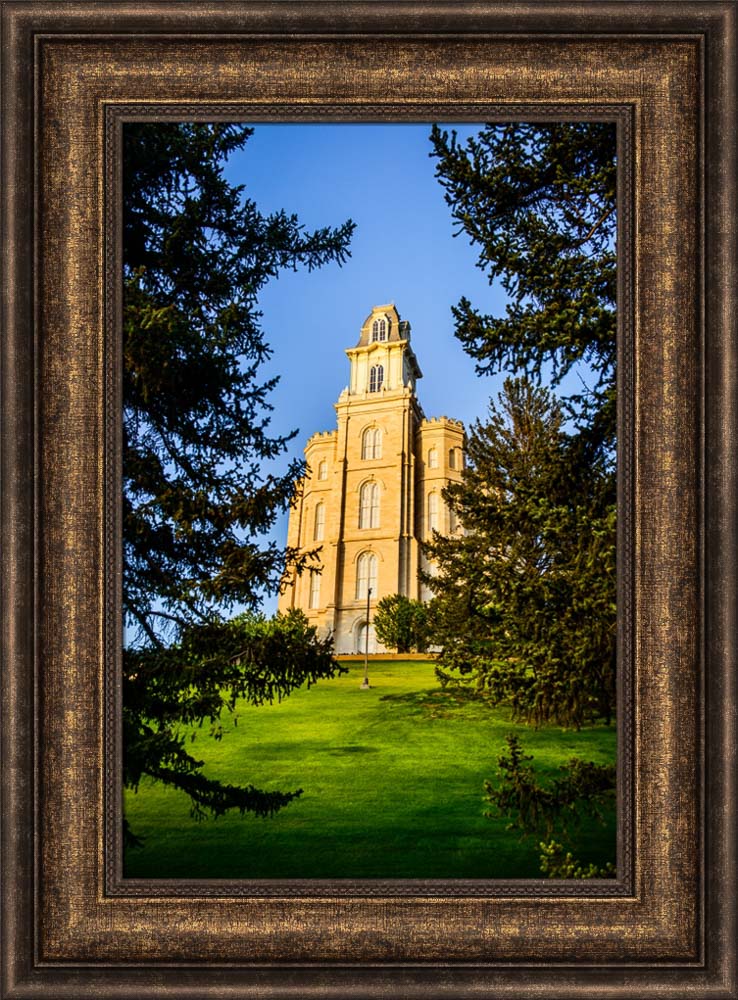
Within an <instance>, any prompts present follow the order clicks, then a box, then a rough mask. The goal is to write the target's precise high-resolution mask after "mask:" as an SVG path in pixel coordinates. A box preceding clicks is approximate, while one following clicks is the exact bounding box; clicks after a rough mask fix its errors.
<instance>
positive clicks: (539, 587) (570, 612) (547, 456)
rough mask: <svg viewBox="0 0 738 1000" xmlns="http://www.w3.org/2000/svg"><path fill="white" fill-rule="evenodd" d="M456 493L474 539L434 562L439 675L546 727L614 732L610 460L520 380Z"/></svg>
mask: <svg viewBox="0 0 738 1000" xmlns="http://www.w3.org/2000/svg"><path fill="white" fill-rule="evenodd" d="M467 458H468V461H467V464H466V468H465V470H464V473H463V477H462V480H461V482H459V483H453V484H450V485H449V486H448V487H447V488H446V490H445V491H444V497H445V499H446V502H447V503H448V504H449V506H450V507H451V508H452V509H453V510H455V511H456V514H457V516H458V518H459V521H460V523H461V524H462V525H463V528H464V531H463V532H462V533H460V534H455V535H453V536H451V537H448V538H444V537H442V536H440V535H437V534H436V535H435V536H434V539H433V541H432V542H431V543H430V544H429V545H427V546H426V554H427V555H428V556H429V557H431V558H432V559H434V560H435V561H436V564H437V573H436V575H434V576H432V577H428V582H429V584H430V585H432V587H433V589H434V591H435V593H436V598H435V600H434V601H433V604H432V606H431V612H430V614H429V621H430V622H431V641H432V642H433V643H434V644H438V645H440V646H441V652H440V654H439V657H438V661H439V667H438V673H439V676H440V678H441V680H443V681H444V682H446V683H448V682H452V681H456V682H459V683H464V684H467V685H471V686H473V687H474V688H475V689H476V690H478V691H479V692H480V693H484V694H485V695H486V696H487V697H488V698H489V699H490V701H491V702H492V704H495V705H497V704H509V705H510V706H511V707H512V709H513V713H514V716H515V718H519V719H522V720H525V721H527V722H530V723H533V724H535V725H540V724H541V723H544V722H549V721H553V722H557V723H559V724H561V725H565V726H574V727H577V728H578V727H580V726H581V725H583V724H585V723H587V722H591V721H593V720H594V719H596V718H598V717H604V718H605V719H606V720H607V721H609V720H610V717H611V715H612V712H613V710H614V699H615V670H614V667H615V531H614V528H615V496H614V483H613V480H612V476H611V475H610V474H609V473H608V471H607V468H606V464H605V462H604V460H602V461H601V462H600V463H599V464H596V463H595V462H593V460H592V457H591V455H590V456H585V455H584V450H583V449H582V447H581V439H580V437H579V436H571V435H569V434H567V433H565V432H564V431H563V430H562V414H561V410H560V407H559V406H558V405H557V404H556V402H555V401H554V399H553V398H552V396H551V395H550V393H549V392H547V391H546V390H545V389H541V388H535V387H533V386H531V385H530V383H529V382H527V381H526V380H524V379H517V380H515V379H508V380H507V381H506V382H505V386H504V391H503V393H502V395H501V397H500V401H499V404H498V405H496V406H495V405H491V406H490V413H489V419H488V421H487V422H486V423H481V422H477V423H476V424H474V425H473V426H472V428H471V429H470V431H469V434H468V440H467Z"/></svg>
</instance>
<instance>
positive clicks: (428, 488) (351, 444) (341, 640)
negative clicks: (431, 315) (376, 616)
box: [279, 304, 464, 653]
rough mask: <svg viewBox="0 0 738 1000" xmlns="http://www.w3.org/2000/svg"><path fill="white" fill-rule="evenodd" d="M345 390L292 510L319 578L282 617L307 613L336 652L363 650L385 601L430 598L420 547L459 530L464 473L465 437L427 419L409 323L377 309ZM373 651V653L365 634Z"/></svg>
mask: <svg viewBox="0 0 738 1000" xmlns="http://www.w3.org/2000/svg"><path fill="white" fill-rule="evenodd" d="M346 354H347V356H348V359H349V363H350V374H349V384H348V386H347V387H346V388H345V389H344V390H343V392H342V393H341V394H340V396H339V397H338V402H337V403H336V404H335V407H336V416H337V428H336V429H335V430H333V431H328V432H324V433H318V434H314V435H313V436H312V437H311V438H310V439H309V440H308V442H307V445H306V448H305V458H306V461H307V464H308V474H307V476H306V478H305V480H304V482H303V484H302V491H301V494H300V497H299V499H298V501H297V504H296V506H295V507H294V508H293V509H292V510H291V511H290V520H289V528H288V538H287V544H288V545H289V546H291V547H294V548H296V549H299V550H302V551H310V550H315V549H317V548H319V549H320V553H319V561H320V572H317V571H313V572H309V573H304V574H303V575H302V576H300V577H298V578H297V579H296V580H295V581H294V582H293V583H292V584H291V585H290V586H289V587H288V588H287V590H286V591H285V592H284V593H283V594H282V595H281V597H280V601H279V609H280V611H286V610H287V609H288V608H290V607H298V608H302V609H303V610H304V611H305V613H306V614H307V615H308V617H309V618H310V620H311V621H312V622H313V623H314V624H316V625H318V626H319V628H320V630H321V632H323V633H325V632H327V631H332V632H333V633H334V639H335V649H336V652H337V653H353V652H363V650H364V643H365V640H366V627H367V624H366V608H367V591H368V589H369V588H371V596H370V621H371V618H372V616H373V611H374V608H375V607H376V603H377V601H378V600H380V599H381V598H382V597H384V596H386V595H387V594H394V593H399V594H405V595H406V596H408V597H414V598H421V599H424V600H425V599H428V597H430V596H431V595H430V593H429V592H428V591H427V590H426V589H425V588H423V587H422V585H421V583H420V580H419V576H418V570H419V562H420V558H421V555H420V547H419V544H418V543H419V541H420V540H422V539H424V538H426V537H429V536H430V534H431V532H432V530H433V529H434V528H435V529H437V530H438V531H440V532H441V533H442V534H446V533H448V532H450V531H454V530H456V526H455V525H454V524H452V523H451V522H450V520H449V512H448V511H447V509H446V506H445V504H444V502H443V498H442V497H441V490H442V489H443V487H444V486H445V485H446V483H448V482H449V481H451V480H454V479H459V478H460V477H461V471H462V468H463V445H464V428H463V425H462V424H461V422H460V421H458V420H450V419H448V418H446V417H439V418H434V419H431V420H426V419H425V416H424V414H423V411H422V409H421V407H420V404H419V402H418V399H417V396H416V384H417V381H418V379H420V378H421V377H422V372H421V370H420V366H419V365H418V361H417V359H416V357H415V353H414V351H413V348H412V346H411V343H410V324H409V323H408V322H407V321H405V320H402V319H401V318H400V314H399V313H398V311H397V309H396V308H395V306H394V305H393V304H390V305H383V306H375V307H374V308H373V309H372V311H371V313H370V314H369V316H368V317H367V318H366V320H365V321H364V324H363V326H362V327H361V333H360V336H359V340H358V343H357V344H356V346H355V347H351V348H348V350H347V351H346ZM369 643H370V651H373V650H374V651H381V647H377V645H376V641H375V638H374V635H373V629H372V627H371V625H370V626H369Z"/></svg>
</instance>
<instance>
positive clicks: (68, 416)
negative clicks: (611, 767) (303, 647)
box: [0, 0, 738, 1000]
mask: <svg viewBox="0 0 738 1000" xmlns="http://www.w3.org/2000/svg"><path fill="white" fill-rule="evenodd" d="M1 6H2V31H3V67H2V102H3V103H2V127H3V135H2V138H3V149H2V169H3V187H2V210H3V216H2V218H3V247H4V282H3V286H4V289H3V305H2V308H3V334H4V340H3V374H2V379H3V381H2V388H3V402H2V416H3V432H2V433H3V439H2V440H3V459H2V461H3V466H2V470H3V474H4V475H3V492H2V544H3V552H4V569H5V573H4V577H3V632H2V635H3V640H2V641H3V654H4V655H3V676H2V819H3V826H2V870H3V881H2V961H3V968H2V985H1V987H0V990H1V995H2V997H4V998H7V1000H10V998H21V997H29V998H30V997H38V996H45V997H51V996H59V997H69V998H72V997H80V998H82V997H111V998H112V997H116V998H118V997H120V998H126V997H136V998H148V997H151V998H153V997H169V996H171V997H183V996H187V997H192V998H199V997H206V996H219V997H221V996H222V997H231V996H232V997H257V996H258V997H290V996H295V997H298V996H299V997H303V996H311V997H357V998H358V997H380V996H382V997H403V998H409V997H414V996H421V995H422V996H425V997H449V998H451V997H457V998H461V997H472V996H475V997H482V996H490V997H492V996H494V997H497V996H499V997H510V998H513V997H521V998H522V997H529V996H548V997H585V996H586V997H590V996H603V997H604V996H607V997H614V996H618V997H619V996H632V997H649V996H657V995H658V996H660V997H668V998H673V1000H676V998H677V997H687V996H694V997H714V998H716V1000H717V998H726V1000H727V998H735V997H738V980H737V977H736V867H735V866H736V798H737V797H738V788H736V780H735V750H736V747H735V712H736V696H735V669H734V666H735V641H736V635H737V634H738V633H737V631H736V625H737V622H736V591H737V587H736V583H737V582H738V581H736V534H737V530H736V529H737V528H738V519H737V517H736V501H735V497H736V494H737V492H738V491H737V489H736V487H737V486H738V483H737V482H736V479H737V477H736V460H735V456H734V454H733V451H732V444H733V435H734V434H735V431H736V429H737V425H736V415H737V413H738V391H737V390H738V380H737V379H736V373H737V372H738V363H737V357H736V348H737V344H736V329H735V328H736V254H735V250H736V221H735V219H736V211H737V209H738V205H737V204H736V197H735V184H736V139H735V132H736V124H737V123H736V94H735V90H736V73H735V69H736V6H735V4H734V3H732V2H730V3H729V2H716V3H712V2H704V3H703V2H697V0H695V2H687V3H682V2H678V3H677V2H671V0H665V2H643V3H640V2H630V0H625V2H622V3H610V2H608V0H604V2H598V3H559V2H552V3H548V2H543V3H523V4H517V3H515V4H508V3H467V2H466V0H463V2H460V3H431V2H427V3H414V2H398V3H371V4H368V3H348V4H340V3H336V2H333V0H324V2H313V0H306V2H302V3H300V2H292V0H285V2H262V3H231V2H225V3H218V4H200V3H190V2H185V3H167V2H164V3H161V4H158V5H157V6H156V7H155V8H153V9H147V8H146V7H144V6H143V5H137V4H131V3H97V2H93V3H86V4H79V3H65V2H59V3H48V2H44V0H40V2H28V3H25V2H4V3H2V5H1ZM246 111H248V114H246ZM506 113H509V114H510V115H511V116H513V115H515V114H519V115H522V114H525V115H528V116H530V115H539V116H542V117H543V116H548V117H551V116H552V115H553V116H555V115H557V114H562V115H565V116H567V117H571V116H572V115H575V114H580V113H581V114H583V115H590V116H592V115H597V116H600V117H607V118H610V119H612V120H615V121H617V122H618V130H619V132H618V134H619V147H618V149H619V159H620V166H619V169H620V181H619V184H620V188H619V206H620V214H621V217H622V218H623V219H624V220H625V221H624V222H623V223H622V224H621V228H620V230H619V234H620V241H621V244H622V245H621V247H620V254H621V256H620V276H619V310H618V311H619V324H620V326H619V331H620V333H619V336H620V344H619V359H620V361H619V364H620V383H619V397H620V429H619V442H620V448H621V459H620V471H619V475H620V497H621V505H622V516H621V517H620V519H619V520H620V536H619V557H618V558H619V588H620V590H619V630H620V636H619V658H620V666H621V670H620V673H621V678H620V691H619V699H620V701H619V723H618V724H619V727H620V728H619V740H620V764H619V768H620V770H619V806H620V837H619V857H618V877H617V878H616V879H615V880H612V881H611V882H604V881H600V882H593V883H590V884H589V885H588V884H586V883H585V884H579V883H573V882H554V881H552V882H550V883H544V882H543V881H537V880H530V881H529V882H527V884H523V883H521V882H518V883H494V884H492V883H489V882H487V883H486V884H485V883H480V882H469V883H467V882H464V883H460V882H457V883H454V884H443V883H417V882H411V883H405V882H393V883H390V882H379V883H374V884H371V885H370V884H365V883H362V884H354V883H341V884H338V883H336V882H332V883H315V884H306V883H305V882H302V883H300V882H292V883H277V884H271V885H262V886H257V885H255V884H254V883H227V882H225V883H219V882H213V883H208V884H203V883H191V884H190V883H176V884H175V883H171V882H165V881H161V882H148V883H146V882H142V883H140V884H136V883H133V882H132V880H128V882H126V881H125V880H123V879H122V878H121V874H120V858H119V855H120V851H119V849H118V848H119V844H118V833H117V831H118V829H119V823H118V819H119V814H118V811H117V810H118V809H119V806H116V803H117V802H118V799H119V788H120V785H119V771H118V768H119V766H120V764H119V761H120V753H119V751H120V747H119V739H120V736H119V729H118V726H117V706H118V688H117V683H116V677H117V676H118V674H117V670H118V669H119V664H118V661H119V650H120V636H121V623H120V594H119V587H120V582H119V581H120V572H119V567H120V542H119V535H120V532H119V528H118V517H119V515H118V511H117V499H116V498H117V496H118V495H119V491H118V492H116V490H117V486H116V483H117V482H119V479H118V477H119V475H120V472H119V450H118V449H119V441H118V434H119V431H118V424H119V420H118V413H119V412H120V410H119V400H120V396H119V391H120V388H119V384H118V379H117V376H116V371H117V368H116V359H117V351H118V347H117V340H116V336H115V334H116V330H117V326H116V324H117V322H118V311H119V305H120V302H119V296H120V291H119V288H118V282H117V281H116V274H117V273H118V272H117V271H116V262H117V261H119V259H120V246H119V241H120V218H119V210H118V207H117V201H116V198H115V192H116V190H119V185H120V177H119V169H120V166H119V158H118V156H117V149H118V145H117V143H118V138H117V137H118V136H119V129H120V124H121V122H122V121H123V120H125V118H126V116H132V117H136V116H139V117H140V116H157V115H158V116H162V117H166V116H170V117H171V116H174V117H177V116H179V117H180V118H184V117H188V116H195V117H199V118H202V119H206V118H212V117H213V116H225V117H228V116H229V115H230V116H232V117H233V118H240V119H241V120H252V119H254V118H264V119H269V120H280V119H281V120H284V119H289V120H293V121H294V120H298V121H300V120H302V121H308V120H327V119H330V120H353V121H355V120H386V119H392V118H393V117H394V118H398V119H399V118H403V119H404V120H418V121H431V120H436V119H438V120H444V119H445V120H447V121H448V120H459V116H460V115H461V116H462V117H465V118H466V119H467V120H484V119H485V116H486V115H488V114H497V115H504V114H506Z"/></svg>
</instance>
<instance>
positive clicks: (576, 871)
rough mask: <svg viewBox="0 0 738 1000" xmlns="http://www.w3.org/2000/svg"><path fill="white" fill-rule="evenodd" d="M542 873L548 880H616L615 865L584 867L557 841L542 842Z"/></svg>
mask: <svg viewBox="0 0 738 1000" xmlns="http://www.w3.org/2000/svg"><path fill="white" fill-rule="evenodd" d="M538 847H539V849H540V852H541V871H542V872H543V874H544V875H546V876H547V877H548V878H614V877H615V874H616V871H615V865H614V864H613V863H612V862H611V861H609V862H608V863H607V864H606V865H595V864H591V863H590V864H588V865H586V866H585V865H583V864H582V863H581V862H579V861H577V860H576V858H575V857H574V855H573V854H572V853H571V851H567V850H566V848H565V847H564V845H563V844H560V843H559V842H558V841H557V840H549V841H548V842H546V841H541V843H540V844H539V845H538Z"/></svg>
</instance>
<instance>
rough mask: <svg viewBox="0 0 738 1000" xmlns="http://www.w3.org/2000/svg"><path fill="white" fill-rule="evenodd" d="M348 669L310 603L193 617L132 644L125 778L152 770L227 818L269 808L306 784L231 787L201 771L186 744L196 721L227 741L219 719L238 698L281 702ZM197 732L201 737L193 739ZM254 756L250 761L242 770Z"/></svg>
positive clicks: (200, 810) (196, 805) (134, 784)
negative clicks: (266, 613) (173, 635)
mask: <svg viewBox="0 0 738 1000" xmlns="http://www.w3.org/2000/svg"><path fill="white" fill-rule="evenodd" d="M343 672H345V669H344V668H341V667H340V666H339V665H338V663H337V662H336V661H335V660H334V658H333V646H332V641H331V640H330V639H319V638H318V636H317V632H316V629H315V627H314V626H312V625H309V624H308V620H307V617H306V616H305V614H304V613H303V612H302V611H290V612H289V613H288V614H286V615H276V616H275V617H274V618H273V619H266V618H264V617H263V616H260V615H254V614H251V613H246V614H242V615H238V616H237V617H235V618H232V619H230V620H228V621H219V622H215V621H213V622H209V623H207V624H205V625H192V626H190V627H188V628H186V629H184V630H183V632H182V635H181V637H180V639H179V641H178V642H176V643H172V644H170V645H169V646H166V647H163V646H150V647H147V648H143V649H127V650H126V651H125V652H124V675H123V747H124V754H123V759H124V765H123V766H124V774H125V783H126V785H128V786H129V787H131V788H133V789H137V788H138V785H139V783H140V781H141V778H142V777H143V776H144V775H149V776H150V777H152V778H155V779H157V780H158V781H161V782H163V783H164V784H167V785H173V786H175V787H176V788H179V789H181V790H182V791H184V792H186V793H187V794H188V795H189V796H190V799H191V802H192V813H193V815H195V816H198V817H202V816H203V815H204V813H205V811H208V812H210V813H211V814H213V815H215V816H220V815H222V814H223V813H224V812H226V811H227V810H229V809H239V810H240V811H241V812H242V813H244V812H246V811H248V812H253V813H256V814H257V815H260V816H267V815H271V814H272V813H274V812H276V811H277V810H278V809H279V808H281V807H282V806H283V805H286V804H287V803H288V802H290V801H291V800H292V799H294V798H295V797H296V796H298V795H300V793H301V789H297V790H296V791H292V792H263V791H259V790H258V789H257V788H254V787H253V785H244V786H234V785H223V784H221V783H220V782H219V781H217V780H215V779H212V778H208V777H206V776H205V775H203V774H202V771H201V768H202V766H203V761H202V760H200V759H198V758H196V757H194V756H193V755H192V754H191V753H190V751H189V750H188V742H187V740H188V733H189V732H190V731H191V729H192V727H195V726H200V725H202V724H203V723H208V724H209V727H208V730H207V734H208V735H209V736H211V737H213V738H214V739H220V738H221V735H222V728H221V725H220V718H221V715H222V713H223V712H224V711H229V712H232V711H233V710H234V708H235V705H236V701H237V699H239V698H246V699H247V700H248V701H249V702H251V703H252V704H255V705H261V704H264V703H271V702H273V701H275V700H281V699H282V698H284V697H285V696H286V695H288V694H289V693H290V692H291V691H294V690H295V689H296V688H299V687H301V686H302V685H303V684H307V685H308V686H310V685H311V684H313V683H315V681H318V680H321V679H324V678H330V677H334V676H336V674H338V673H343ZM190 738H191V739H192V740H194V739H195V735H192V736H191V737H190ZM247 768H248V760H245V761H244V772H245V773H246V771H247Z"/></svg>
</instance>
